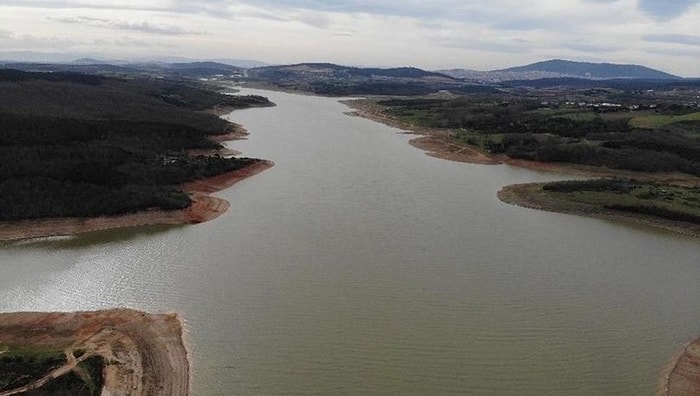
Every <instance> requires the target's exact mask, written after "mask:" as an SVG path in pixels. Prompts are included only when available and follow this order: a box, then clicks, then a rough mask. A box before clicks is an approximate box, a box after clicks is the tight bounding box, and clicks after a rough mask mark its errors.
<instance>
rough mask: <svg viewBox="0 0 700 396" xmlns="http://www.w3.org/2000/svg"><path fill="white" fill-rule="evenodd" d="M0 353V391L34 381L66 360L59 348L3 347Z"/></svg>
mask: <svg viewBox="0 0 700 396" xmlns="http://www.w3.org/2000/svg"><path fill="white" fill-rule="evenodd" d="M0 350H1V351H3V353H2V354H0V391H5V390H9V389H14V388H18V387H20V386H24V385H27V384H29V383H30V382H32V381H35V380H37V379H39V378H41V377H43V376H45V375H46V374H48V373H49V371H51V370H54V369H56V368H58V367H60V366H61V365H63V364H64V363H65V362H66V356H65V355H64V353H63V351H59V350H39V349H32V348H29V349H27V348H17V349H15V348H8V347H3V348H2V349H0Z"/></svg>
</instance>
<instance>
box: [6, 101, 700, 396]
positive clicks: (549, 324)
mask: <svg viewBox="0 0 700 396" xmlns="http://www.w3.org/2000/svg"><path fill="white" fill-rule="evenodd" d="M251 92H254V91H251ZM256 93H259V92H256ZM264 94H265V95H267V96H270V97H271V99H272V100H273V101H274V102H276V103H277V104H278V106H277V107H275V108H270V109H251V110H245V111H241V112H236V113H234V114H233V119H234V120H235V121H237V122H240V123H242V124H243V125H244V126H246V128H248V129H249V130H250V132H251V136H250V138H249V140H246V141H240V142H236V143H234V144H233V146H234V147H235V148H237V149H239V150H241V151H243V152H244V154H245V155H246V156H252V157H260V158H267V159H271V160H274V161H275V163H276V166H275V167H273V168H271V169H270V170H267V171H265V172H264V173H262V174H260V175H257V176H255V177H254V178H252V179H248V180H245V181H243V182H241V183H240V184H238V185H236V186H235V187H233V188H231V189H229V190H226V191H223V192H221V193H220V194H219V195H220V196H222V197H224V198H226V199H228V200H230V201H231V204H232V205H231V209H230V210H229V212H227V213H226V214H224V215H223V216H222V217H220V218H218V219H217V220H215V221H213V222H209V223H204V224H199V225H195V226H187V227H154V228H147V229H138V230H123V231H116V232H103V233H96V234H90V235H86V236H81V237H78V238H70V239H65V240H58V241H42V242H39V243H30V244H21V245H9V246H4V247H2V250H1V251H0V309H2V310H4V311H12V310H57V309H58V310H76V309H96V308H104V307H114V306H128V307H133V308H138V309H144V310H149V311H168V310H177V311H180V312H182V313H183V315H184V317H185V318H186V319H187V327H188V330H189V333H190V338H191V344H192V345H191V346H192V355H193V356H192V360H193V364H194V372H193V375H194V383H193V392H194V394H196V395H229V394H287V393H303V394H307V393H320V394H329V393H360V394H365V393H399V394H431V393H460V394H461V393H474V394H498V395H507V394H513V395H523V394H532V395H542V394H553V395H559V394H631V395H638V394H652V393H653V392H654V389H655V384H656V380H655V376H656V375H657V371H658V369H659V368H660V367H661V366H662V365H663V364H664V363H665V361H666V359H667V357H668V356H670V355H671V354H672V352H673V351H675V350H676V348H677V347H678V346H679V345H680V344H681V343H682V342H683V341H685V340H689V339H691V338H693V336H695V335H696V334H697V333H698V332H699V331H700V315H699V314H698V313H697V312H696V310H695V309H694V307H695V304H696V302H697V301H698V300H699V299H700V288H698V287H697V284H698V281H699V280H700V266H698V265H697V253H698V248H699V246H700V245H698V242H697V240H693V239H690V238H685V237H677V236H674V235H671V234H667V233H660V232H655V231H652V230H649V229H645V228H634V227H628V226H624V225H619V224H616V223H610V222H605V221H601V220H595V219H586V218H579V217H574V216H569V215H562V214H554V213H546V212H539V211H534V210H528V209H522V208H517V207H512V206H508V205H505V204H503V203H501V202H499V201H498V200H497V198H496V196H495V193H496V191H498V189H499V188H500V187H501V186H503V185H505V184H510V183H518V182H529V181H545V180H552V179H554V178H557V176H556V175H548V174H541V173H536V172H533V171H529V170H524V169H517V168H511V167H507V166H480V165H467V164H460V163H453V162H448V161H442V160H438V159H434V158H430V157H428V156H426V155H425V154H424V153H422V152H421V151H419V150H416V149H414V148H412V147H410V146H409V145H408V144H407V140H408V139H409V137H408V136H405V135H400V134H397V133H396V131H395V130H392V129H390V128H388V127H385V126H383V125H379V124H375V123H372V122H370V121H367V120H363V119H359V118H354V117H348V116H346V115H344V114H343V112H345V111H347V108H345V107H344V106H342V105H340V104H338V103H337V102H336V101H335V100H332V99H327V98H317V97H308V96H294V95H288V94H283V93H272V92H265V93H264Z"/></svg>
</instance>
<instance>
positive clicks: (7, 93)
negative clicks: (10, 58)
mask: <svg viewBox="0 0 700 396" xmlns="http://www.w3.org/2000/svg"><path fill="white" fill-rule="evenodd" d="M265 105H271V103H270V102H269V101H268V100H267V99H266V98H263V97H259V96H242V97H237V96H230V95H224V94H220V93H217V92H213V91H210V90H208V89H204V88H203V87H199V86H196V85H193V84H192V83H188V82H182V81H170V80H163V79H146V78H144V79H113V78H105V77H98V76H88V75H82V74H73V73H27V72H20V71H13V70H0V220H14V219H25V218H41V217H65V216H69V217H84V216H96V215H113V214H120V213H128V212H133V211H137V210H143V209H148V208H161V209H178V208H183V207H186V206H187V205H189V204H190V199H189V197H188V196H187V195H186V194H185V193H183V192H181V191H179V190H178V189H177V185H179V184H180V183H183V182H185V181H189V180H193V179H197V178H201V177H206V176H211V175H216V174H219V173H222V172H226V171H229V170H234V169H238V168H240V167H242V166H245V165H246V164H248V163H249V162H250V161H251V160H248V159H224V158H219V157H203V156H202V157H196V158H192V157H190V156H188V155H187V153H186V150H189V149H195V148H204V149H206V148H216V147H218V145H217V144H216V143H214V142H212V141H211V140H209V139H208V138H207V136H208V135H212V134H222V133H226V132H227V130H228V128H229V124H228V123H227V122H226V121H224V120H222V119H221V118H219V117H217V116H215V115H212V114H208V113H206V112H203V111H202V110H205V109H207V108H211V107H214V106H225V107H230V108H245V107H250V106H265Z"/></svg>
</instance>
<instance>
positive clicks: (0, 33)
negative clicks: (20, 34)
mask: <svg viewBox="0 0 700 396" xmlns="http://www.w3.org/2000/svg"><path fill="white" fill-rule="evenodd" d="M10 37H12V32H11V31H9V30H5V29H0V39H5V38H10Z"/></svg>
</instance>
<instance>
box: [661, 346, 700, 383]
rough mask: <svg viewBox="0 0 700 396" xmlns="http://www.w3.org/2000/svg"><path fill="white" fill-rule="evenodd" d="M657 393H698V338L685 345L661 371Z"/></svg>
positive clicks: (699, 378) (699, 370) (699, 355)
mask: <svg viewBox="0 0 700 396" xmlns="http://www.w3.org/2000/svg"><path fill="white" fill-rule="evenodd" d="M659 395H661V396H690V395H700V338H698V339H696V340H695V341H693V342H691V343H690V344H688V345H686V346H685V347H684V348H683V350H682V351H681V352H680V354H678V355H677V356H676V357H674V359H673V360H672V361H671V362H670V363H669V365H668V367H666V369H665V370H664V371H663V373H662V375H661V381H660V382H659Z"/></svg>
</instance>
